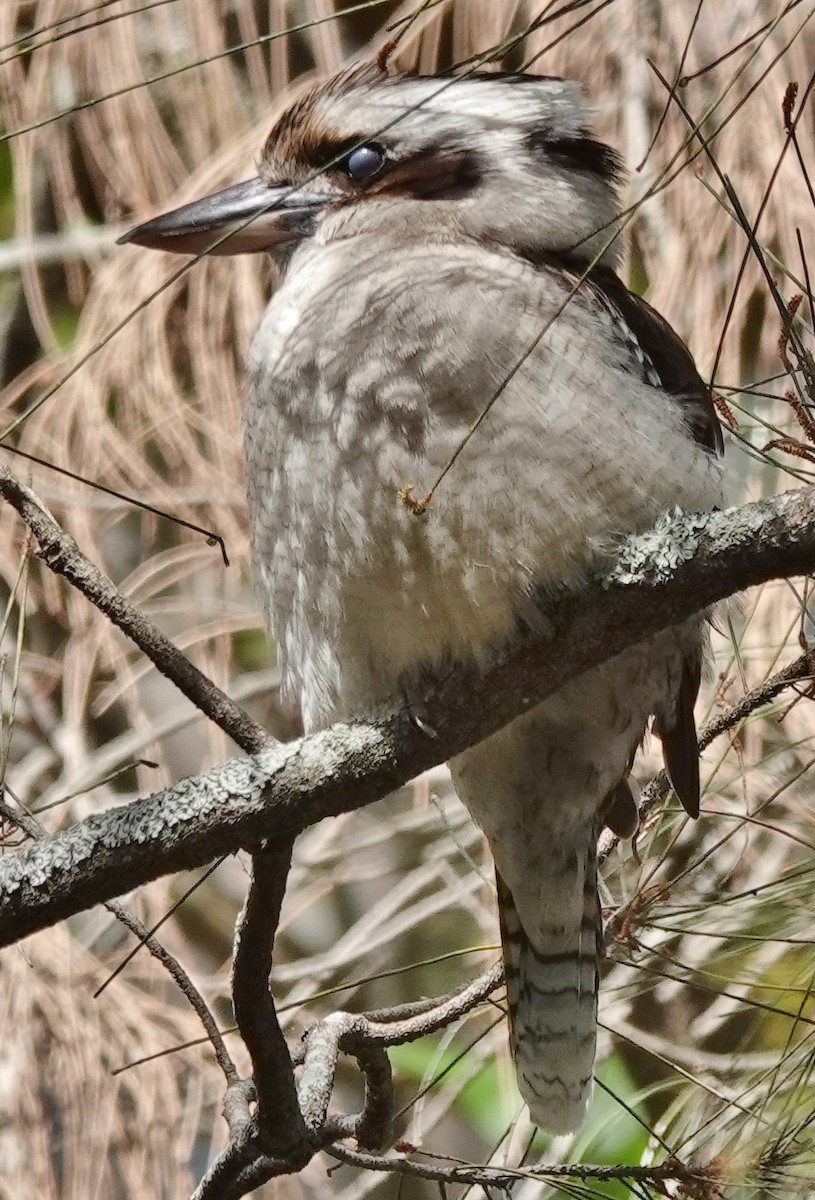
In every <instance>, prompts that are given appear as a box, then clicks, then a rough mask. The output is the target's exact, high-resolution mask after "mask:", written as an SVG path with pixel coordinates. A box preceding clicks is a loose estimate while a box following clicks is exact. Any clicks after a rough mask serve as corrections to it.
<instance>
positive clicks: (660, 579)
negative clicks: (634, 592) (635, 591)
mask: <svg viewBox="0 0 815 1200" xmlns="http://www.w3.org/2000/svg"><path fill="white" fill-rule="evenodd" d="M711 515H712V514H710V513H686V512H683V511H682V509H680V508H673V509H671V511H670V512H667V513H664V514H663V515H662V516H661V517H660V518H659V520H658V521H657V523H656V525H654V526H653V527H652V528H651V529H649V530H647V532H645V533H639V534H635V535H632V536H631V537H629V538H626V540H625V542H623V545H622V547H621V549H620V553H619V555H618V558H617V562H616V563H615V565H614V567H613V568H612V569H611V571H610V572H609V574H608V576H607V578H606V581H605V584H606V586H607V587H609V586H611V585H612V584H625V585H630V584H644V583H664V582H665V581H666V580H668V579H670V578H671V576H672V575H673V573H674V572H675V571H676V569H677V567H679V566H681V564H682V563H685V562H688V561H689V560H690V559H691V558H693V556H694V554H696V552H697V550H698V549H699V542H700V539H701V536H702V534H703V533H705V532H706V530H707V528H708V526H709V523H710V520H711Z"/></svg>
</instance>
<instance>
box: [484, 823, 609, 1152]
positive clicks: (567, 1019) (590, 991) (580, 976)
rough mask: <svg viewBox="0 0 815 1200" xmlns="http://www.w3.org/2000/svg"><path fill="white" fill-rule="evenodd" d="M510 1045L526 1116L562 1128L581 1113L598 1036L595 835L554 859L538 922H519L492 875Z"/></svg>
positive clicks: (578, 1119) (587, 1096) (550, 1127)
mask: <svg viewBox="0 0 815 1200" xmlns="http://www.w3.org/2000/svg"><path fill="white" fill-rule="evenodd" d="M497 883H498V907H499V914H500V919H501V938H502V942H503V949H504V970H505V974H506V984H507V1000H508V1003H509V1024H510V1046H511V1049H512V1054H513V1057H514V1059H515V1064H516V1068H517V1072H518V1086H519V1088H520V1090H521V1095H522V1096H523V1098H524V1100H525V1101H526V1103H527V1104H528V1105H529V1111H530V1114H531V1116H532V1120H533V1121H534V1122H535V1123H536V1124H538V1125H540V1126H541V1128H543V1129H545V1130H547V1131H548V1132H550V1133H556V1134H559V1133H569V1132H571V1130H573V1129H575V1128H576V1127H577V1126H578V1125H579V1124H580V1122H581V1121H582V1120H583V1117H584V1116H585V1114H586V1109H587V1108H588V1105H589V1101H590V1099H591V1092H592V1078H593V1072H594V1054H595V1042H596V1035H597V987H598V964H599V956H600V911H599V903H598V898H597V854H596V840H595V838H594V836H593V834H592V836H591V837H590V838H589V841H588V844H587V845H586V847H585V851H584V852H582V853H579V854H576V855H573V856H570V861H566V862H564V861H563V860H560V861H558V862H557V864H556V869H555V870H553V871H552V874H551V886H548V887H547V886H544V888H543V889H542V895H543V897H544V900H545V903H544V906H543V911H541V913H540V918H539V921H538V922H537V928H536V929H534V930H527V929H524V927H523V926H522V925H521V921H520V918H519V916H518V911H517V909H516V907H515V903H514V901H513V899H512V895H511V893H510V891H509V889H508V888H507V886H506V885H505V883H504V882H503V880H502V879H501V877H500V875H498V876H497Z"/></svg>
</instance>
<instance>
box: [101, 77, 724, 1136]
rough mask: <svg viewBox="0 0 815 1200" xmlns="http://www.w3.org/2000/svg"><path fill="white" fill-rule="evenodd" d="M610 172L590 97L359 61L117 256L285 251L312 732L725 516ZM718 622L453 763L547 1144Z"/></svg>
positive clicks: (579, 1102)
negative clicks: (646, 293) (638, 841)
mask: <svg viewBox="0 0 815 1200" xmlns="http://www.w3.org/2000/svg"><path fill="white" fill-rule="evenodd" d="M620 173H621V166H620V163H619V160H618V158H617V156H616V155H615V153H614V152H613V151H612V150H611V149H610V148H609V147H608V146H606V145H604V144H602V143H601V142H599V141H597V140H595V139H594V138H593V137H592V136H591V133H590V129H589V117H588V112H587V109H586V105H585V102H584V99H583V95H582V92H581V88H580V87H579V85H578V84H576V83H573V82H570V81H566V80H561V79H552V78H545V77H535V76H529V75H515V76H513V75H509V76H507V75H500V74H483V75H478V74H476V75H469V76H466V77H459V78H455V77H447V78H441V77H435V78H426V77H416V76H402V75H394V74H389V73H387V72H385V71H383V70H380V69H378V68H377V67H369V66H364V67H356V68H354V69H352V70H350V71H347V72H345V73H343V74H341V75H338V76H337V77H336V78H333V79H331V80H330V81H329V82H327V83H324V84H322V85H321V86H317V87H314V88H312V89H311V90H310V91H308V92H306V93H304V94H303V95H302V96H301V98H300V99H298V100H296V101H295V102H294V103H293V104H292V105H291V106H290V107H289V108H288V109H287V110H286V111H285V112H284V113H283V115H282V116H281V117H280V119H279V120H278V121H277V123H276V125H275V126H274V128H273V129H272V131H271V134H270V135H269V138H268V141H267V142H266V146H265V148H264V151H263V154H262V157H261V161H260V170H259V177H258V178H257V179H253V180H250V181H247V182H245V183H240V184H237V185H233V186H232V187H230V188H227V189H226V190H225V191H222V192H220V193H218V194H216V195H214V196H209V197H207V198H205V199H202V200H199V201H197V202H195V203H193V204H190V205H186V206H185V207H184V208H181V209H178V210H176V211H174V212H171V213H168V214H166V215H164V216H160V217H157V218H156V219H154V220H152V221H148V222H147V223H146V224H144V225H141V226H139V227H138V228H136V229H134V230H133V231H131V232H130V233H129V234H127V235H126V236H125V238H124V239H123V240H125V241H130V242H136V243H138V244H139V245H142V246H149V247H153V248H158V249H163V250H170V251H175V252H178V253H187V254H197V253H202V252H206V251H209V250H211V252H212V253H218V254H240V253H243V252H263V251H268V252H269V253H270V254H272V255H273V257H274V258H275V259H276V260H277V261H278V263H279V265H280V268H281V280H280V284H279V286H278V287H277V289H276V291H275V293H274V295H273V296H272V299H271V301H270V303H269V305H268V307H267V309H266V311H265V313H264V314H263V317H262V319H261V322H260V326H259V328H258V330H257V333H256V335H255V338H254V341H253V343H252V347H251V350H250V353H249V399H248V406H247V411H246V425H245V448H246V463H247V478H248V488H249V503H250V513H251V538H252V547H253V557H254V567H255V572H256V575H257V581H258V587H259V591H260V595H261V598H262V600H263V604H264V607H265V610H266V614H267V617H268V621H269V624H270V626H271V628H272V629H273V631H274V634H275V637H276V640H277V645H278V648H279V654H280V658H281V663H282V667H283V671H284V675H285V680H286V684H287V687H288V689H289V691H290V692H291V693H293V694H294V695H295V696H296V697H297V699H298V700H299V703H300V706H301V709H302V713H303V720H304V723H305V726H306V729H307V730H314V729H318V728H320V727H322V726H325V725H327V724H328V723H330V722H331V721H333V720H336V719H338V718H341V717H348V716H352V715H357V714H363V713H366V712H368V713H370V712H371V711H374V710H376V709H377V707H378V706H380V705H383V704H385V703H386V702H387V701H388V700H389V699H391V698H392V697H393V696H394V695H396V694H398V693H399V692H400V690H403V691H407V692H408V694H410V689H411V685H412V684H414V685H415V681H416V680H417V679H419V678H420V676H421V673H422V671H424V670H425V669H427V668H431V669H432V668H434V667H438V666H439V665H440V664H443V663H445V662H451V661H456V660H462V659H469V660H473V659H475V660H484V659H485V658H486V657H487V656H488V655H489V654H490V651H491V649H492V648H493V647H494V646H496V645H497V644H498V643H500V642H501V641H502V640H504V639H505V638H506V637H507V636H510V635H511V634H512V633H513V631H515V630H518V629H520V628H527V629H528V628H535V627H536V626H538V625H540V623H541V620H542V617H541V605H540V601H541V598H542V597H545V595H546V594H547V592H552V591H553V590H557V589H560V588H562V587H563V586H564V585H575V584H579V582H580V580H581V578H582V577H583V576H584V575H585V574H586V572H587V571H588V570H589V569H590V568H591V567H592V566H593V565H595V564H596V563H597V562H598V560H600V559H602V557H603V555H605V554H607V553H608V552H610V551H611V550H612V549H613V548H614V547H615V545H617V544H618V543H619V541H620V539H621V538H622V537H624V536H625V535H627V534H629V533H632V532H635V531H639V530H644V529H647V528H648V527H649V526H651V525H652V524H653V523H654V521H655V520H656V518H657V517H658V516H659V515H660V514H661V513H663V512H665V511H666V510H668V509H670V508H672V507H674V506H679V507H681V508H684V509H688V510H703V509H710V508H713V507H716V506H717V505H718V504H720V503H721V494H722V479H721V469H720V465H719V454H720V451H721V445H722V440H721V431H720V428H719V425H718V422H717V419H716V416H715V413H714V409H713V406H712V404H711V400H710V395H709V392H708V389H707V388H706V387H705V385H704V384H703V382H702V380H701V379H700V377H699V375H698V373H697V371H696V368H695V367H694V364H693V360H692V359H691V356H690V354H689V353H688V351H687V349H686V348H685V346H684V345H683V344H682V342H681V341H680V339H679V338H678V337H677V335H676V334H675V333H674V332H673V330H672V329H671V328H670V327H669V326H668V324H667V323H666V322H665V321H664V320H663V319H662V318H661V317H660V316H658V314H657V313H655V312H654V311H653V309H651V308H650V307H649V306H648V305H647V304H646V303H645V302H644V301H643V300H641V299H639V298H638V297H637V296H635V295H633V294H632V293H631V292H629V291H628V290H627V288H626V287H625V286H624V285H623V283H622V282H621V281H620V279H619V278H618V276H617V275H616V274H615V270H614V267H615V261H616V256H617V249H616V246H617V243H616V241H615V239H614V236H613V235H614V232H615V228H616V222H617V220H618V203H617V198H616V187H615V185H616V184H617V182H618V180H619V177H620ZM473 430H474V432H473ZM470 434H471V436H468V435H470ZM440 477H442V481H441V483H440V485H439V486H438V487H437V488H436V489H435V490H434V491H433V493H432V498H431V499H430V500H429V502H427V503H426V504H416V503H413V504H411V503H410V502H409V501H410V498H411V496H415V497H419V496H424V495H425V493H427V491H428V489H429V488H430V487H431V485H432V484H433V482H434V481H436V480H437V479H439V478H440ZM406 501H408V502H406ZM703 630H704V620H703V618H702V617H701V616H700V617H699V618H697V619H694V620H692V621H690V622H687V623H686V624H684V625H681V626H679V627H676V628H673V629H669V630H667V631H665V632H663V633H662V634H660V635H659V636H657V637H654V638H650V639H649V640H648V641H645V642H643V643H642V644H641V645H638V646H635V647H633V648H632V649H630V650H628V651H626V652H625V653H624V654H621V655H620V656H619V657H617V658H616V659H614V660H612V661H611V662H609V663H607V664H606V665H605V666H603V667H601V668H599V669H597V670H594V671H591V672H590V673H588V674H587V675H585V676H583V677H582V678H579V679H577V680H575V681H573V682H572V683H570V684H569V685H568V686H567V687H565V688H563V689H562V690H561V691H560V692H559V693H558V694H556V695H555V696H553V697H551V698H550V699H549V700H547V701H546V702H545V703H543V704H541V705H539V706H538V707H537V708H535V709H534V710H533V711H531V712H529V713H527V714H525V715H524V716H522V717H519V718H518V719H517V720H515V721H514V722H512V724H510V725H509V726H507V727H506V728H505V729H503V730H501V732H499V733H497V734H495V735H494V736H493V737H491V738H489V739H488V740H487V741H485V742H483V743H482V744H481V745H479V746H476V747H475V748H473V749H471V750H468V751H467V752H466V753H464V754H462V755H460V756H459V757H458V758H457V759H455V760H454V761H453V762H451V764H450V767H451V771H452V777H453V782H454V785H455V788H456V791H457V792H458V795H459V796H460V797H461V799H462V800H463V801H464V803H465V804H466V805H467V807H468V808H469V809H470V812H471V813H472V814H473V816H474V818H475V820H476V821H477V822H478V824H479V825H480V826H481V828H482V829H483V831H484V833H485V835H486V837H487V840H488V842H489V845H490V848H491V850H492V854H493V857H494V859H495V867H496V873H497V879H498V897H499V908H500V918H501V932H502V938H503V947H504V961H505V967H506V981H507V991H508V997H509V1011H510V1038H511V1046H512V1051H513V1054H514V1056H515V1061H516V1065H517V1071H518V1080H519V1085H520V1089H521V1092H522V1094H523V1096H524V1098H525V1099H526V1101H527V1103H528V1105H529V1109H530V1112H531V1115H532V1117H533V1119H534V1120H535V1121H536V1122H537V1123H539V1124H540V1125H541V1126H543V1127H544V1128H546V1129H548V1130H550V1131H552V1132H555V1133H561V1132H564V1131H568V1130H571V1129H573V1128H575V1127H576V1126H577V1125H578V1124H579V1123H580V1121H581V1120H582V1118H583V1115H584V1114H585V1111H586V1107H587V1105H588V1102H589V1098H590V1095H591V1083H592V1073H593V1064H594V1057H595V1038H596V1013H597V988H598V963H599V955H600V947H599V930H600V917H599V906H598V898H597V876H596V842H597V836H598V832H599V829H600V827H601V826H602V824H603V823H604V822H606V823H607V824H610V825H611V826H612V827H613V828H615V829H616V830H618V831H619V832H622V833H629V834H630V833H632V832H633V831H634V829H635V827H636V806H635V804H634V801H633V798H632V794H631V789H630V787H629V784H628V782H627V780H628V775H629V772H630V769H631V765H632V760H633V757H634V754H635V752H636V750H637V747H638V745H639V743H640V741H641V740H642V737H643V734H644V732H645V730H646V727H647V725H648V722H649V720H650V719H651V718H653V719H654V728H655V730H656V732H657V733H658V734H659V736H660V737H661V739H662V743H663V747H664V752H665V759H666V763H667V766H668V770H669V772H670V775H671V779H672V781H673V784H674V787H675V789H676V791H677V793H678V795H679V797H680V799H681V800H682V802H683V804H684V805H685V807H686V808H687V809H688V811H689V812H690V813H691V814H692V815H696V813H697V812H698V808H699V767H698V755H697V746H696V733H695V726H694V718H693V706H694V701H695V699H696V694H697V691H698V687H699V677H700V664H701V659H702V651H703V643H704V633H703Z"/></svg>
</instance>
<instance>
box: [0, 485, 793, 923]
mask: <svg viewBox="0 0 815 1200" xmlns="http://www.w3.org/2000/svg"><path fill="white" fill-rule="evenodd" d="M813 568H815V488H807V489H804V490H802V491H800V492H794V493H788V494H786V495H783V496H779V497H776V498H775V499H772V500H767V501H761V502H759V503H756V504H750V505H746V506H745V507H744V508H741V509H730V510H727V511H725V512H717V513H710V514H707V515H702V516H700V515H687V514H682V513H673V514H668V515H666V516H665V517H664V518H662V519H661V520H660V521H659V522H658V524H657V525H656V526H655V527H654V528H653V529H652V530H650V531H648V532H647V533H645V534H642V535H640V536H638V537H634V538H630V539H629V540H628V541H627V542H626V543H625V544H624V546H623V548H622V550H621V552H620V554H619V556H618V558H617V560H616V562H615V563H614V565H613V566H612V567H611V569H610V570H607V571H606V572H605V573H604V574H603V575H602V576H600V577H598V578H596V579H594V580H593V581H590V582H588V583H587V584H586V586H585V587H584V588H583V589H582V590H581V591H580V592H579V593H571V592H570V593H564V594H561V595H558V596H556V597H554V598H552V597H545V598H543V600H542V609H543V612H544V614H545V616H546V618H547V620H548V624H549V630H548V632H547V633H546V634H545V635H537V636H536V637H535V638H533V637H531V636H529V637H527V638H525V639H521V640H517V641H514V642H512V643H511V644H509V645H506V646H504V647H502V648H501V649H500V650H498V651H497V652H496V653H495V655H494V656H493V657H492V659H491V661H490V662H489V663H488V664H487V666H486V667H484V668H483V669H479V668H478V667H476V666H475V665H473V664H470V665H466V664H465V665H457V666H456V667H454V668H451V669H449V670H447V671H444V672H441V671H440V672H439V673H437V674H436V675H435V676H433V677H426V678H422V679H421V680H416V681H414V683H413V685H412V687H411V692H410V696H409V700H408V702H407V703H403V704H402V705H400V706H399V707H398V708H395V709H393V710H392V711H391V712H389V713H387V714H386V715H384V716H382V717H381V718H379V719H378V720H376V721H372V722H367V723H366V722H363V721H358V722H354V723H352V724H347V725H342V724H340V725H336V726H334V727H333V728H332V729H330V730H326V731H324V732H321V733H317V734H314V735H312V736H311V737H308V738H303V739H300V740H298V741H296V742H292V743H290V744H288V745H284V746H277V745H272V746H264V747H263V748H261V749H260V750H258V751H257V752H256V753H255V754H253V756H252V757H251V758H250V759H244V760H240V759H232V760H229V761H228V762H226V763H224V764H223V765H222V766H220V767H218V768H216V769H214V770H212V771H209V772H207V773H206V774H204V775H202V776H199V777H195V778H192V779H187V780H183V781H181V782H180V783H178V784H176V785H175V786H174V787H172V788H169V789H167V790H166V791H164V792H161V793H158V794H156V795H154V796H150V797H147V798H146V799H143V800H138V801H135V802H134V803H132V804H129V805H126V806H124V807H122V808H120V809H114V810H112V811H109V812H106V813H102V814H98V815H94V816H91V817H89V818H87V819H86V820H84V821H82V822H79V823H78V824H77V825H75V826H73V827H72V828H70V829H68V830H65V831H63V832H61V833H59V834H56V835H55V836H53V837H51V838H48V839H45V840H43V841H41V842H38V843H36V844H34V845H31V846H26V847H24V848H22V849H20V850H18V851H17V852H16V853H14V854H13V855H9V856H7V857H6V858H5V859H4V860H3V861H2V862H0V944H8V943H10V942H13V941H16V940H18V939H19V938H21V937H24V936H25V935H27V934H28V933H32V932H34V931H35V930H36V929H41V928H43V927H45V926H47V925H50V924H53V923H54V922H55V921H58V920H61V919H63V918H64V917H66V916H68V915H70V914H72V913H75V912H78V911H80V910H82V909H84V908H87V907H89V906H90V905H92V904H96V903H99V902H100V901H104V900H108V899H110V898H111V897H113V896H117V895H121V894H122V893H123V892H124V891H127V890H129V889H131V888H133V887H136V886H138V885H140V884H143V883H146V882H147V881H148V880H151V879H155V878H157V877H158V876H160V875H165V874H168V873H170V872H172V871H177V870H181V869H186V868H190V867H194V866H201V865H203V864H205V863H207V862H209V861H211V860H212V859H213V858H215V857H217V856H218V855H221V854H225V853H230V852H233V851H235V850H238V849H240V848H242V847H251V846H253V845H257V844H258V843H259V842H261V841H263V840H264V839H274V840H277V839H286V840H290V839H291V838H293V837H294V836H296V834H297V833H299V832H300V831H301V830H303V829H305V828H306V827H307V826H309V825H311V824H313V823H314V822H316V821H319V820H321V819H322V818H324V817H327V816H335V815H337V814H338V813H341V812H350V811H352V810H355V809H358V808H361V807H363V806H364V805H366V804H369V803H371V802H372V801H374V800H378V799H380V798H381V797H382V796H384V795H386V794H387V793H388V792H390V791H393V790H394V789H395V788H397V787H400V786H401V785H403V784H404V783H406V782H407V781H408V780H409V779H411V778H413V777H414V776H415V775H417V774H419V773H420V772H422V771H424V770H427V769H429V768H430V767H432V766H435V765H437V764H438V763H440V762H444V761H445V760H447V759H449V758H450V757H452V756H453V755H455V754H459V753H461V752H462V751H463V750H465V749H466V748H467V747H469V746H472V745H474V744H475V743H477V742H479V741H481V740H483V739H484V738H485V737H487V736H489V735H490V734H492V733H494V732H495V731H496V730H497V729H500V728H501V727H502V726H503V725H505V724H507V722H508V721H510V720H512V719H513V718H514V717H516V716H518V715H519V714H520V713H522V712H526V711H527V710H528V709H529V708H531V707H532V706H534V705H535V704H538V703H540V701H541V700H543V699H545V698H546V697H547V696H548V695H551V694H552V692H554V691H556V690H557V689H558V688H560V687H562V686H563V685H564V684H565V683H567V682H568V681H569V680H570V679H572V678H574V677H575V676H577V675H580V674H582V673H584V672H585V671H587V670H589V669H591V668H592V667H595V666H597V665H599V664H600V663H602V662H605V661H606V660H608V659H610V658H612V657H614V656H615V655H616V654H619V653H620V652H621V651H622V650H624V649H625V648H626V647H628V646H630V645H633V644H635V643H637V642H640V641H642V640H643V639H645V638H647V637H649V636H651V635H653V634H655V633H657V632H659V631H660V630H661V629H664V628H666V627H668V626H671V625H675V624H678V623H680V622H682V621H684V620H685V619H687V618H689V617H690V616H691V615H693V614H694V613H695V612H699V611H700V610H702V609H704V608H707V607H708V606H709V605H711V604H714V603H715V602H716V601H718V600H721V599H724V598H725V597H726V596H729V595H732V594H733V593H734V592H737V591H741V590H742V589H743V588H745V587H749V586H751V585H754V584H759V583H764V582H766V581H768V580H770V579H776V578H782V577H784V576H789V575H796V574H804V573H808V572H809V571H810V570H812V569H813ZM416 705H418V706H420V710H421V712H422V720H421V722H419V721H416V720H414V719H413V717H412V715H411V708H412V706H416Z"/></svg>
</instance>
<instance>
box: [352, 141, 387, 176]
mask: <svg viewBox="0 0 815 1200" xmlns="http://www.w3.org/2000/svg"><path fill="white" fill-rule="evenodd" d="M342 165H343V168H344V170H345V172H346V174H347V175H349V176H350V177H351V179H353V180H355V181H356V182H357V183H364V182H365V180H366V179H372V178H373V176H374V175H376V173H377V172H378V171H381V170H382V168H383V167H384V165H385V151H384V150H383V149H382V147H381V146H377V145H376V144H375V143H373V142H372V143H371V144H370V145H369V146H357V147H356V149H355V150H352V151H351V153H350V154H349V155H348V156H347V157H346V158H345V160H344V162H343V164H342Z"/></svg>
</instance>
